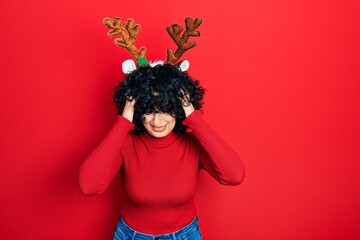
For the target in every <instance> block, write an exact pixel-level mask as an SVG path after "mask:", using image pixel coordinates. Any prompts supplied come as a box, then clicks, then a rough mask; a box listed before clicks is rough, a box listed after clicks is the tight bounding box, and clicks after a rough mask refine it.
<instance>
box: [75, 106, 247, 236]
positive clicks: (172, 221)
mask: <svg viewBox="0 0 360 240" xmlns="http://www.w3.org/2000/svg"><path fill="white" fill-rule="evenodd" d="M183 124H184V125H186V126H188V127H189V128H190V129H191V130H192V131H191V132H188V133H186V134H183V135H178V134H176V133H174V132H171V133H170V134H169V135H167V136H165V137H163V138H155V137H153V136H151V135H150V134H148V133H147V132H146V131H145V132H144V133H142V134H141V135H139V136H137V135H134V134H132V133H131V130H132V129H133V127H134V125H133V123H132V122H130V121H129V120H127V119H126V118H124V117H122V116H119V117H118V121H117V123H116V124H115V125H114V127H113V128H112V129H111V131H110V132H109V133H108V134H107V136H106V137H105V138H104V140H103V141H102V142H101V143H100V144H99V146H98V147H97V148H95V149H94V150H93V151H92V153H91V154H90V156H89V157H88V158H87V159H86V160H85V161H84V162H83V164H82V165H81V168H80V175H79V185H80V189H81V191H82V193H83V194H84V195H94V194H99V193H101V192H103V191H104V190H105V189H106V188H107V186H108V185H109V183H110V182H111V180H112V178H113V177H114V176H115V174H116V173H117V171H119V170H120V171H121V176H122V180H123V181H122V182H123V186H124V192H125V195H126V204H125V206H124V208H123V210H122V216H123V218H124V220H125V222H126V223H127V224H128V225H129V226H130V227H131V228H133V229H135V230H137V231H139V232H143V233H148V234H153V235H156V234H163V233H169V232H174V231H176V230H179V229H181V228H182V227H184V226H186V225H187V224H188V223H190V222H191V221H192V220H193V219H194V217H195V216H196V209H195V206H194V196H195V191H196V188H197V185H198V177H199V171H200V170H201V169H204V170H205V171H207V172H208V173H209V174H210V175H211V176H213V177H214V178H215V179H216V180H217V181H218V182H220V183H221V184H225V185H237V184H240V183H241V182H242V180H243V178H244V166H243V164H242V161H241V160H240V158H239V157H238V155H237V154H236V153H235V152H234V151H233V150H232V149H231V148H230V147H229V146H228V145H227V144H226V143H225V142H224V141H223V140H222V139H221V138H220V137H219V136H218V135H217V134H215V132H214V131H213V130H212V129H211V128H210V127H209V126H208V124H207V123H206V122H205V121H204V120H203V119H202V116H201V113H200V111H198V110H196V111H194V112H193V113H191V114H190V115H189V116H188V117H187V118H186V119H185V120H184V121H183Z"/></svg>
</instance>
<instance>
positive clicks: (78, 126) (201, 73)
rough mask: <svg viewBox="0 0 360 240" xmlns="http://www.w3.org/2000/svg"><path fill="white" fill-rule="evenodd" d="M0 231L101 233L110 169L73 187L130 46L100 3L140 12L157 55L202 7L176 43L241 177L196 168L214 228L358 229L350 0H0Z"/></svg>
mask: <svg viewBox="0 0 360 240" xmlns="http://www.w3.org/2000/svg"><path fill="white" fill-rule="evenodd" d="M0 9H1V15H0V19H1V25H0V26H1V28H0V29H1V38H0V55H1V64H0V74H1V75H0V76H1V86H0V91H1V92H0V94H1V95H0V106H1V109H0V110H1V120H0V121H1V129H0V132H1V156H0V161H1V162H0V194H1V195H0V196H1V198H0V239H3V240H5V239H36V240H42V239H54V240H56V239H70V240H72V239H75V240H78V239H80V240H81V239H87V240H90V239H101V240H102V239H111V236H112V234H113V229H114V227H115V225H116V222H117V220H118V217H119V211H120V208H121V194H122V193H121V188H120V187H119V179H120V178H119V176H117V177H116V179H115V181H113V183H112V185H111V186H110V188H109V189H108V190H107V191H106V192H105V193H103V194H102V195H99V196H95V197H91V198H87V197H84V196H82V195H81V194H80V192H79V190H78V187H77V173H78V168H79V166H80V164H81V162H82V161H83V160H84V159H85V158H86V156H87V155H88V154H89V153H90V152H91V150H92V148H94V147H95V146H96V145H97V144H98V143H99V141H101V139H102V138H103V137H104V136H105V134H106V133H107V131H109V129H110V128H111V126H112V125H113V124H114V122H115V121H116V112H115V106H114V104H113V103H112V94H113V88H114V86H116V85H117V84H118V82H119V80H120V79H121V78H122V77H123V74H122V73H121V63H122V61H123V60H125V59H128V58H130V55H129V54H128V53H127V52H126V51H124V50H123V49H120V48H118V47H116V46H115V45H113V42H112V39H109V38H108V37H106V32H107V29H106V28H105V27H104V26H103V25H102V19H103V18H104V17H106V16H120V17H122V18H124V19H127V18H128V17H132V18H134V19H135V21H136V22H138V23H140V24H141V25H142V32H141V33H140V36H139V41H138V46H141V45H146V46H147V47H148V54H147V56H148V58H149V59H153V60H155V59H164V56H165V50H166V48H168V47H174V43H173V42H172V41H171V40H170V37H169V36H168V35H167V33H166V32H165V27H166V26H168V25H169V24H171V23H174V22H178V23H183V19H184V17H186V16H193V17H196V16H200V17H202V18H203V19H204V22H203V25H202V26H201V28H200V30H201V33H202V36H201V38H200V39H199V40H197V41H198V46H197V47H196V48H195V49H193V50H191V51H190V52H189V53H187V54H186V55H185V58H186V59H188V60H189V61H190V63H191V66H190V70H189V72H190V74H192V75H193V76H194V77H195V78H198V79H200V80H201V83H202V85H203V86H204V87H205V88H207V90H208V91H207V94H206V98H205V101H206V104H205V108H204V111H205V118H206V120H207V121H208V122H209V123H210V124H211V125H212V126H213V128H214V129H215V130H216V131H217V132H218V133H219V134H220V135H221V136H223V138H224V139H225V140H226V141H228V143H229V144H230V145H231V146H233V147H234V149H236V151H237V152H238V153H239V154H240V155H241V156H242V158H243V160H244V162H245V165H246V169H247V172H246V177H245V181H244V183H243V184H242V185H240V186H237V187H225V186H221V185H220V184H217V183H216V182H215V181H214V180H213V179H212V178H210V177H209V176H208V175H207V174H202V175H201V183H200V187H199V191H198V194H197V200H196V201H197V206H198V210H199V218H200V225H201V228H202V232H203V235H204V239H205V240H211V239H215V240H218V239H226V240H227V239H229V240H237V239H246V240H249V239H277V240H278V239H291V240H294V239H299V240H300V239H301V240H303V239H317V240H318V239H360V230H359V229H360V206H359V203H360V199H359V197H360V177H359V172H360V161H359V158H360V148H359V145H360V144H359V143H360V140H359V139H360V127H359V123H360V111H359V110H360V109H359V102H360V101H359V100H360V96H359V90H360V83H359V80H360V79H359V77H360V69H359V66H360V48H359V42H360V39H359V38H360V18H359V14H360V11H359V10H360V3H359V1H358V0H348V1H342V0H338V1H333V0H327V1H313V0H303V1H286V0H273V1H266V0H243V1H238V0H222V1H209V0H207V1H205V0H201V1H193V0H191V1H189V0H182V1H178V2H175V1H174V2H172V1H165V0H162V1H128V2H125V1H93V2H91V1H88V2H85V1H79V0H62V1H45V0H44V1H41V0H33V1H25V0H13V1H1V3H0Z"/></svg>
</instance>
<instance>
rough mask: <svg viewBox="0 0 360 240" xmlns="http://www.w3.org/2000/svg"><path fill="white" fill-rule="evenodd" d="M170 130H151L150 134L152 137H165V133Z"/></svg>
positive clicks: (167, 133)
mask: <svg viewBox="0 0 360 240" xmlns="http://www.w3.org/2000/svg"><path fill="white" fill-rule="evenodd" d="M169 133H170V131H164V132H153V131H151V132H150V134H151V135H152V136H153V137H156V138H162V137H166V136H167V135H169Z"/></svg>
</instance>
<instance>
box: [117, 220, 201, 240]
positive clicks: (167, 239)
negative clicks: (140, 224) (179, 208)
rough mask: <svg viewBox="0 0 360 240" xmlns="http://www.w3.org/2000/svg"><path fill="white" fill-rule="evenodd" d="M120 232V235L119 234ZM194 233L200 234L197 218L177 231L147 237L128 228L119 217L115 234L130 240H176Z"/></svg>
mask: <svg viewBox="0 0 360 240" xmlns="http://www.w3.org/2000/svg"><path fill="white" fill-rule="evenodd" d="M119 231H121V232H122V233H120V232H119ZM195 232H199V233H200V229H199V224H198V219H197V217H195V218H194V220H193V221H192V222H191V223H189V224H188V225H186V226H185V227H183V228H181V229H180V230H178V231H175V232H172V233H166V234H159V235H149V234H145V233H141V232H138V231H136V230H134V229H132V228H131V227H130V226H128V225H127V224H126V222H125V221H124V219H123V218H122V217H121V218H120V220H119V222H118V225H117V226H116V230H115V234H116V233H118V234H126V235H127V236H128V237H130V239H132V240H177V239H187V238H188V237H189V236H191V235H192V234H195Z"/></svg>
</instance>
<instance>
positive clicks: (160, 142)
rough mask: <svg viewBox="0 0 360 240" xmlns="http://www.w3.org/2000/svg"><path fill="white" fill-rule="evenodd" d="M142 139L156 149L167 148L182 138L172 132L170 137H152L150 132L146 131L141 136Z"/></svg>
mask: <svg viewBox="0 0 360 240" xmlns="http://www.w3.org/2000/svg"><path fill="white" fill-rule="evenodd" d="M141 137H142V139H143V140H144V141H145V142H147V143H149V144H151V145H152V146H154V147H160V148H162V147H167V146H169V145H171V144H172V143H173V142H175V141H176V140H177V139H178V138H179V137H180V136H179V135H178V134H176V133H175V132H174V131H171V132H170V133H169V134H168V135H166V136H165V137H161V138H157V137H154V136H153V135H151V134H150V133H149V132H148V131H146V130H145V131H144V132H143V133H142V134H141Z"/></svg>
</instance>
